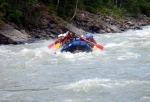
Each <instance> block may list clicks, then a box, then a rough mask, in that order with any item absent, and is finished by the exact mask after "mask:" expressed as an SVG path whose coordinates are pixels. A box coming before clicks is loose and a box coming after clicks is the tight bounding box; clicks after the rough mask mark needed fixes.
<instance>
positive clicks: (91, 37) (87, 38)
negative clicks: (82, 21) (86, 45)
mask: <svg viewBox="0 0 150 102" xmlns="http://www.w3.org/2000/svg"><path fill="white" fill-rule="evenodd" d="M85 39H86V40H88V41H90V42H93V43H94V44H97V42H96V41H95V39H94V37H93V34H91V33H89V34H86V35H85Z"/></svg>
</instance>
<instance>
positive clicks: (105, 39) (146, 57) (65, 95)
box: [0, 26, 150, 102]
mask: <svg viewBox="0 0 150 102" xmlns="http://www.w3.org/2000/svg"><path fill="white" fill-rule="evenodd" d="M94 38H95V39H96V41H97V42H98V43H100V44H102V45H104V50H103V51H100V50H95V51H93V52H91V53H76V54H71V53H66V52H65V53H60V52H59V51H58V50H55V49H54V48H52V49H48V48H47V46H48V45H49V44H50V43H52V42H53V41H48V40H44V41H40V42H37V43H33V44H25V45H1V46H0V102H150V26H146V27H143V30H129V31H126V32H124V33H113V34H112V33H109V34H95V35H94ZM55 51H57V54H54V52H55Z"/></svg>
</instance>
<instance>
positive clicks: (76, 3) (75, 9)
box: [70, 0, 78, 21]
mask: <svg viewBox="0 0 150 102" xmlns="http://www.w3.org/2000/svg"><path fill="white" fill-rule="evenodd" d="M77 6H78V0H77V2H76V8H75V12H74V15H73V16H72V18H71V19H70V21H72V19H73V18H74V17H75V15H76V12H77Z"/></svg>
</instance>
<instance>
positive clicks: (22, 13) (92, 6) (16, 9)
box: [0, 0, 150, 27]
mask: <svg viewBox="0 0 150 102" xmlns="http://www.w3.org/2000/svg"><path fill="white" fill-rule="evenodd" d="M39 5H42V6H46V7H47V10H48V12H50V13H51V14H53V15H55V16H59V17H61V18H63V19H64V20H65V21H70V20H72V19H73V17H74V16H75V13H76V10H77V9H81V10H86V11H89V12H91V13H95V14H96V13H102V14H104V15H109V16H113V17H115V18H117V19H120V18H123V17H124V16H136V15H138V14H139V13H141V14H144V15H147V16H150V0H0V23H2V21H5V22H8V21H9V22H10V21H11V22H14V23H15V24H17V25H20V24H21V25H23V26H24V27H26V26H28V25H33V26H36V25H38V18H39V16H40V11H41V10H42V8H41V6H40V7H39Z"/></svg>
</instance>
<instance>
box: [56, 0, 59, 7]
mask: <svg viewBox="0 0 150 102" xmlns="http://www.w3.org/2000/svg"><path fill="white" fill-rule="evenodd" d="M58 6H59V0H58V1H57V6H56V9H57V8H58Z"/></svg>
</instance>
